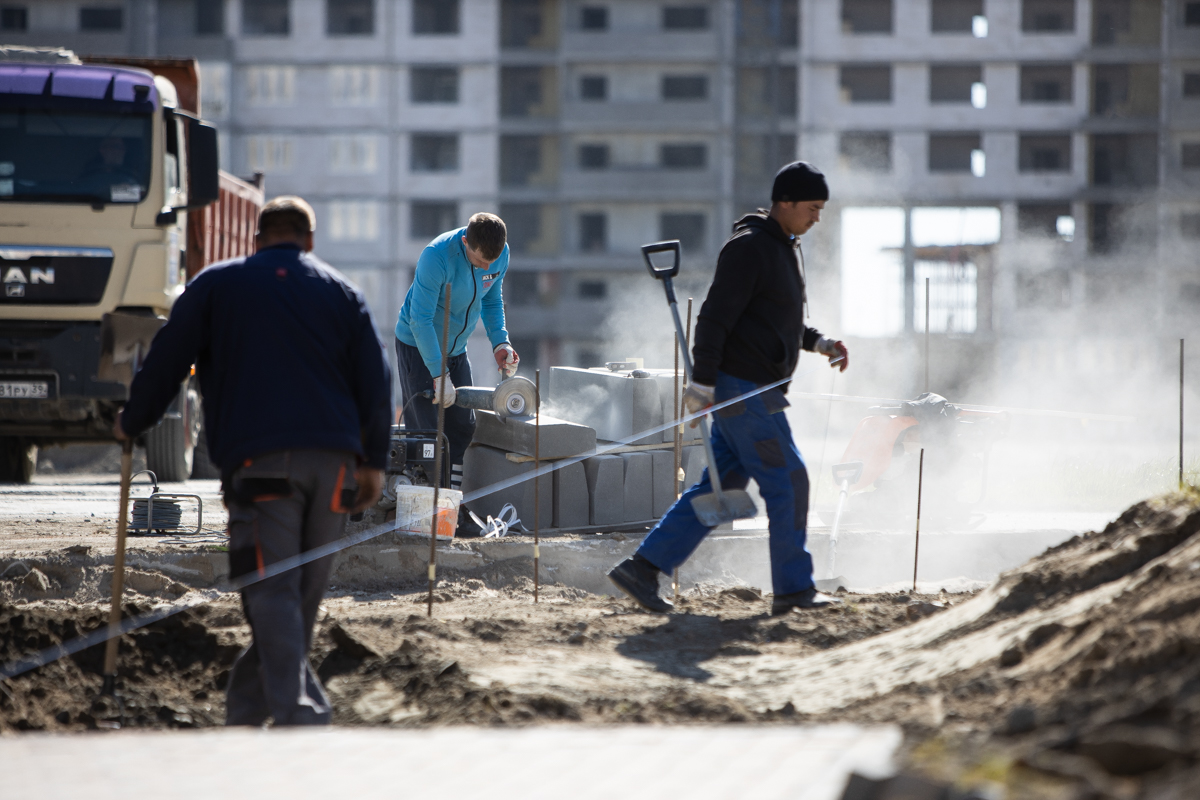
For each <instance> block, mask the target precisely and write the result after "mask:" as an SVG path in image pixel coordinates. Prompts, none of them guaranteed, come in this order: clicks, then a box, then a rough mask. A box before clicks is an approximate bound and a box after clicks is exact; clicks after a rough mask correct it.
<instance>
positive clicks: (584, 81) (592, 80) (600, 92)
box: [579, 75, 608, 100]
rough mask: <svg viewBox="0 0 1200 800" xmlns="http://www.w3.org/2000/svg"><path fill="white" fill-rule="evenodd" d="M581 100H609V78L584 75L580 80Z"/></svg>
mask: <svg viewBox="0 0 1200 800" xmlns="http://www.w3.org/2000/svg"><path fill="white" fill-rule="evenodd" d="M579 98H580V99H581V100H607V99H608V78H606V77H605V76H603V75H584V76H582V77H581V78H580V79H579Z"/></svg>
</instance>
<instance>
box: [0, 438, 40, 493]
mask: <svg viewBox="0 0 1200 800" xmlns="http://www.w3.org/2000/svg"><path fill="white" fill-rule="evenodd" d="M37 453H38V449H37V445H36V444H31V443H30V442H27V441H25V440H24V439H18V438H16V437H14V436H5V437H0V482H3V483H29V481H31V480H32V479H33V472H34V470H35V469H36V468H37Z"/></svg>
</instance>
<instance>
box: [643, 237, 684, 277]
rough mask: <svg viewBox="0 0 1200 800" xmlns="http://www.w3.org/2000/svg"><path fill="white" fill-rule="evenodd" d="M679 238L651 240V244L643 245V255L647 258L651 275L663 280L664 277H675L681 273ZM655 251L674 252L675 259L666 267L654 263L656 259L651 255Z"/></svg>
mask: <svg viewBox="0 0 1200 800" xmlns="http://www.w3.org/2000/svg"><path fill="white" fill-rule="evenodd" d="M679 252H680V251H679V240H678V239H670V240H668V241H665V242H651V243H650V244H644V245H642V257H643V258H645V259H646V266H647V267H648V268H649V270H650V275H651V277H653V278H656V279H658V280H662V279H663V278H674V277H675V276H676V275H678V274H679ZM655 253H674V255H675V259H674V261H673V262H672V263H671V264H670V265H668V266H665V267H658V266H655V265H654V261H653V260H651V258H650V256H652V255H654V254H655Z"/></svg>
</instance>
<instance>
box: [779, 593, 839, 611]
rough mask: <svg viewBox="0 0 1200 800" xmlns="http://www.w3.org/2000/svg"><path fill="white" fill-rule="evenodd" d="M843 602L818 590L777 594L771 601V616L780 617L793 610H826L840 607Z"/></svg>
mask: <svg viewBox="0 0 1200 800" xmlns="http://www.w3.org/2000/svg"><path fill="white" fill-rule="evenodd" d="M841 602H842V601H841V600H839V599H838V598H836V597H830V596H829V595H827V594H822V593H821V592H818V591H817V590H816V587H813V588H812V589H805V590H804V591H802V592H792V593H791V594H777V595H775V599H774V600H772V601H771V616H772V617H778V616H780V615H782V614H786V613H788V612H789V611H791V610H792V609H793V608H825V607H826V606H833V605H838V604H839V603H841Z"/></svg>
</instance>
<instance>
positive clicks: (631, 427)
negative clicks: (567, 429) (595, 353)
mask: <svg viewBox="0 0 1200 800" xmlns="http://www.w3.org/2000/svg"><path fill="white" fill-rule="evenodd" d="M639 372H640V371H639ZM665 385H666V386H668V387H669V386H670V382H669V381H667V382H665ZM548 395H549V396H548V399H547V401H546V406H544V408H545V409H546V410H547V411H548V412H549V413H551V414H553V415H554V416H556V417H558V418H559V419H564V420H568V421H570V422H575V423H578V424H580V425H587V426H589V427H591V428H593V429H594V430H595V431H596V438H597V439H601V440H604V441H607V442H616V441H621V442H625V443H626V444H661V442H662V435H661V434H659V433H655V434H653V435H650V436H643V437H640V438H639V439H637V440H636V441H629V437H631V436H633V435H634V434H637V433H641V432H642V431H645V430H648V429H650V428H653V427H656V426H658V425H661V424H662V421H663V408H662V402H661V400H660V396H659V381H656V380H654V379H653V378H651V377H649V376H648V375H647V377H640V378H635V377H634V376H633V375H632V374H631V373H630V372H610V371H608V370H606V369H578V368H576V367H551V368H550V386H549V391H548Z"/></svg>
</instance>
